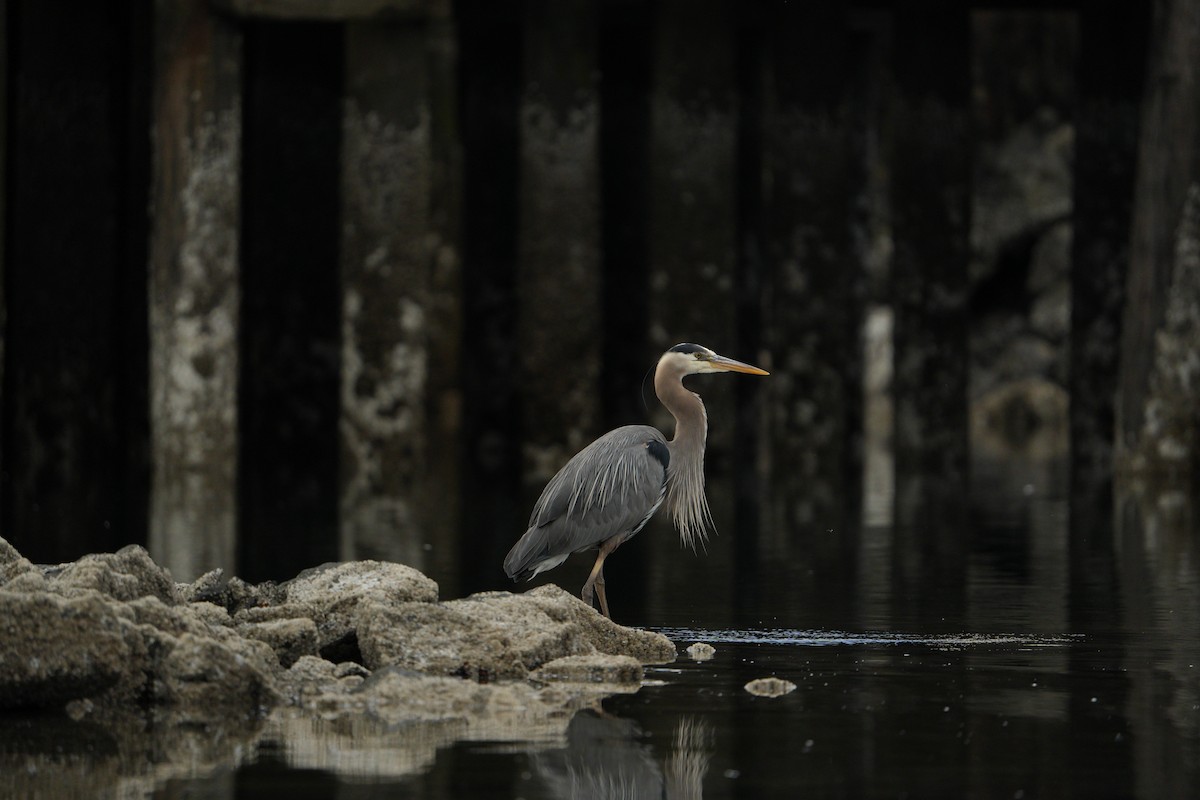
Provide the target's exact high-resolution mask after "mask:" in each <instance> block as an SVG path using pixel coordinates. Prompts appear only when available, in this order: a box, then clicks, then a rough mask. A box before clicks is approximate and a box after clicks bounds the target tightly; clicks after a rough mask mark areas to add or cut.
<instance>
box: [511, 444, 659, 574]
mask: <svg viewBox="0 0 1200 800" xmlns="http://www.w3.org/2000/svg"><path fill="white" fill-rule="evenodd" d="M669 458H670V457H669V455H668V451H667V447H666V440H665V439H664V438H663V435H662V433H660V432H659V431H658V429H656V428H652V427H650V426H648V425H627V426H625V427H623V428H617V429H616V430H614V431H610V432H609V433H606V434H605V435H604V436H601V437H600V438H599V439H597V440H596V441H594V442H592V443H591V444H590V445H588V446H587V447H585V448H584V449H583V450H580V451H579V452H578V453H576V454H575V456H574V457H573V458H572V459H571V460H570V461H568V462H567V464H566V466H564V467H563V468H562V469H561V470H559V472H558V474H557V475H555V476H554V477H553V478H552V479H551V480H550V483H548V484H546V488H545V489H544V490H543V491H542V496H541V497H540V498H538V501H537V503H536V504H535V505H534V507H533V513H532V514H531V515H530V517H529V529H528V530H527V531H526V532H525V535H524V536H522V537H521V539H520V541H518V542H517V543H516V545H514V546H513V549H512V550H511V551H510V552H509V554H508V557H507V558H506V559H504V569H505V572H507V573H508V575H509V577H514V578H515V577H517V576H520V575H524V574H526V573H530V575H529V577H532V574H536V573H537V572H539V571H541V570H542V569H549V568H551V567H554V566H557V565H558V564H560V563H562V561H563V560H564V559H565V558H566V557H567V556H568V555H570V554H571V553H573V552H575V551H576V550H584V549H586V548H588V547H593V546H595V545H597V544H599V543H600V542H603V541H604V540H606V539H609V538H611V537H613V536H615V535H617V534H620V533H632V532H634V531H636V530H638V529H639V528H641V526H642V525H644V524H645V523H646V520H648V519H649V518H650V515H651V514H653V513H654V511H655V510H656V509H657V508H658V506H659V505H660V504H661V503H662V499H663V492H664V490H665V487H666V480H667V463H668V460H669Z"/></svg>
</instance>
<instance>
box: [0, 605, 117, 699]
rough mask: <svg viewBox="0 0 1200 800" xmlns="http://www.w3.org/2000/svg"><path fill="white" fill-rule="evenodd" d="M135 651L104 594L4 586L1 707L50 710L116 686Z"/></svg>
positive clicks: (0, 638)
mask: <svg viewBox="0 0 1200 800" xmlns="http://www.w3.org/2000/svg"><path fill="white" fill-rule="evenodd" d="M130 656H131V649H130V646H129V644H128V643H127V641H126V639H125V635H124V629H123V627H122V625H121V622H120V620H119V619H118V617H117V615H116V614H114V613H113V610H112V608H111V606H110V605H109V604H108V603H106V602H105V601H104V600H103V599H102V598H101V597H100V596H99V595H90V596H87V597H79V598H64V597H59V596H57V595H53V594H47V593H41V594H35V595H24V594H17V593H13V592H8V591H3V590H0V708H4V709H12V708H46V707H56V706H61V705H62V704H64V703H66V702H67V701H68V700H72V699H75V698H81V697H86V696H89V695H94V694H99V693H101V692H104V691H105V690H106V689H109V688H110V687H112V686H115V685H116V684H117V683H118V681H120V680H121V678H122V676H123V675H125V674H126V671H127V669H128V667H129V664H130V660H131V659H130Z"/></svg>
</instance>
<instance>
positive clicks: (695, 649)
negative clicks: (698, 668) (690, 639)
mask: <svg viewBox="0 0 1200 800" xmlns="http://www.w3.org/2000/svg"><path fill="white" fill-rule="evenodd" d="M715 652H717V651H716V648H714V647H713V646H712V645H711V644H705V643H704V642H696V643H695V644H693V645H689V646H688V649H687V654H688V655H689V656H691V657H692V659H693V660H695V661H708V660H709V659H710V658H712V657H713V653H715Z"/></svg>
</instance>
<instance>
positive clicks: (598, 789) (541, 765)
mask: <svg viewBox="0 0 1200 800" xmlns="http://www.w3.org/2000/svg"><path fill="white" fill-rule="evenodd" d="M642 738H643V736H642V731H641V729H640V728H639V727H638V726H637V724H636V723H634V722H632V721H630V720H626V719H621V718H619V717H613V716H609V715H606V714H598V713H595V712H592V711H582V712H580V713H578V714H576V715H575V717H574V718H573V719H572V720H571V724H570V725H569V726H568V728H567V746H566V747H565V748H563V749H561V750H550V751H546V752H542V753H537V754H535V755H534V756H533V757H532V761H533V766H534V770H535V772H536V773H537V777H538V778H539V779H540V780H541V781H542V782H543V783H544V784H545V786H546V788H547V790H548V794H549V795H550V796H552V797H559V798H565V799H568V800H591V799H592V798H596V799H597V800H599V798H610V797H621V798H630V800H637V798H662V797H664V796H665V797H667V798H672V799H678V800H691V799H692V798H699V797H701V796H703V784H704V775H705V773H706V772H708V762H709V758H710V757H711V747H712V735H711V732H710V730H709V727H708V725H707V724H706V723H705V722H704V721H702V720H696V719H693V718H691V717H685V718H682V719H680V720H679V722H678V723H677V725H676V728H675V737H674V741H673V743H672V749H671V752H670V754H669V755H668V756H667V757H666V759H664V760H663V762H662V763H661V765H660V764H659V762H658V761H656V760H655V758H654V755H653V753H652V751H651V749H650V747H649V746H648V745H646V744H644V743H643V742H642V741H641V739H642Z"/></svg>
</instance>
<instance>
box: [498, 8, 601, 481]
mask: <svg viewBox="0 0 1200 800" xmlns="http://www.w3.org/2000/svg"><path fill="white" fill-rule="evenodd" d="M597 6H598V4H597V2H596V0H527V2H526V3H525V21H524V25H525V28H524V32H523V34H522V36H523V41H524V81H523V85H524V89H523V93H522V97H521V111H520V153H521V155H520V158H521V163H520V168H521V175H520V181H519V183H520V204H521V211H520V236H521V241H520V244H519V258H518V264H519V269H518V273H519V274H518V292H519V294H520V296H521V303H522V307H521V318H520V322H519V324H518V341H519V343H520V354H521V374H522V376H523V383H524V384H525V385H527V386H529V387H530V391H529V392H527V393H526V396H525V398H524V402H523V404H522V421H523V426H524V428H525V434H524V436H523V447H524V459H523V461H524V470H523V472H524V476H525V481H526V489H527V490H528V491H527V492H526V497H527V498H528V497H529V496H530V494H531V493H532V494H533V496H536V493H537V492H538V491H540V490H541V487H542V486H543V485H544V484H545V482H546V481H547V480H549V479H550V478H551V477H553V475H554V473H555V472H557V471H558V468H559V467H561V466H562V465H563V464H564V463H566V461H567V459H568V458H570V457H571V456H572V455H574V454H575V453H576V452H578V451H579V450H580V449H581V448H582V447H584V446H585V445H586V444H587V443H588V442H590V441H591V440H592V439H594V438H595V437H596V436H597V435H598V434H599V433H601V432H602V431H601V430H600V386H599V382H600V361H601V354H602V347H603V342H602V340H601V317H600V315H601V310H602V309H601V305H602V302H601V293H600V286H601V276H600V182H599V181H600V173H599V163H598V162H599V157H600V153H599V133H600V103H599V99H600V98H599V92H598V86H597V77H596V76H597V44H598V39H599V32H598V26H597V17H598V7H597Z"/></svg>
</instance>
